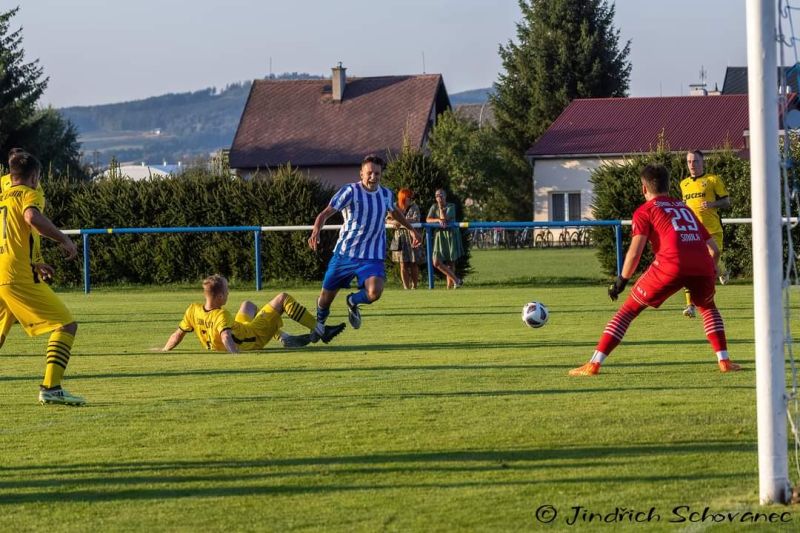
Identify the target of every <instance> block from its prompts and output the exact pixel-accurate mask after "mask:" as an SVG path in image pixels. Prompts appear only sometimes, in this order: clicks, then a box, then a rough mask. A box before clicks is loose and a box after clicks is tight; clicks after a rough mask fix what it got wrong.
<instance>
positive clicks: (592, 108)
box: [525, 94, 748, 221]
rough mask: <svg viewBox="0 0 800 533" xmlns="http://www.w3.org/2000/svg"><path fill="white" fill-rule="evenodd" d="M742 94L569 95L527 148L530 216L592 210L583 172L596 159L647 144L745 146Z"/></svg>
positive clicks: (707, 148)
mask: <svg viewBox="0 0 800 533" xmlns="http://www.w3.org/2000/svg"><path fill="white" fill-rule="evenodd" d="M747 106H748V104H747V95H746V94H734V95H720V96H670V97H652V98H587V99H578V100H573V101H572V102H571V103H570V104H569V105H568V106H567V108H566V109H565V110H564V111H563V112H562V113H561V115H560V116H559V117H558V118H557V119H556V120H555V122H553V124H551V125H550V127H549V128H548V129H547V131H546V132H545V133H544V134H543V135H542V136H541V137H540V138H539V139H538V140H537V141H536V143H534V144H533V146H531V147H530V148H529V149H528V151H527V152H526V154H525V155H526V157H527V158H528V161H529V162H530V164H531V167H532V168H533V198H534V199H533V213H534V220H541V221H565V220H567V221H568V220H581V219H585V218H592V211H591V206H592V202H593V195H592V186H591V183H590V182H589V177H590V175H591V173H592V171H593V170H594V169H596V168H598V167H599V166H600V165H604V164H609V163H618V162H622V161H624V160H625V158H626V157H629V156H631V155H633V154H642V153H647V152H650V151H652V150H653V149H655V148H656V147H657V146H658V143H659V139H660V137H661V136H662V135H663V138H664V140H665V141H666V143H667V146H668V147H669V149H670V150H672V151H675V152H686V151H688V150H702V151H703V152H713V151H717V150H721V149H723V148H725V147H730V148H731V149H733V150H737V151H742V150H746V148H747V138H746V137H747V135H746V132H747V130H748V108H747Z"/></svg>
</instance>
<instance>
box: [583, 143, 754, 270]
mask: <svg viewBox="0 0 800 533" xmlns="http://www.w3.org/2000/svg"><path fill="white" fill-rule="evenodd" d="M650 163H658V164H662V165H664V166H666V167H667V170H668V171H669V174H670V181H671V194H672V196H674V197H676V198H680V197H681V194H680V181H681V179H683V178H685V177H686V176H687V175H688V170H687V167H686V153H685V152H681V153H679V154H673V153H669V152H668V151H667V150H666V149H664V148H661V149H658V150H656V151H654V152H651V153H648V154H644V155H640V156H633V157H631V158H629V159H626V160H625V162H624V163H621V164H608V165H603V166H601V167H599V168H597V169H596V170H595V171H594V172H593V173H592V175H591V178H590V181H591V183H592V185H593V187H594V203H593V205H592V211H593V215H594V217H595V218H596V219H598V220H602V219H630V218H631V216H632V215H633V212H634V211H635V210H636V208H637V207H638V206H639V205H641V204H642V203H643V202H644V197H643V196H642V193H641V182H640V180H639V172H640V171H641V169H642V168H643V167H644V166H645V165H647V164H650ZM705 171H706V173H708V174H718V175H720V176H721V177H722V179H723V180H724V182H725V185H726V186H727V188H728V192H729V193H730V198H731V207H730V208H729V209H727V210H724V211H721V215H722V218H748V217H750V164H749V162H748V161H746V160H744V159H741V158H740V157H738V156H737V155H736V154H735V153H734V152H732V151H731V150H723V151H720V152H716V153H711V154H708V155H706V157H705ZM751 230H752V228H751V226H750V224H742V225H732V224H725V225H723V232H724V250H723V254H722V259H723V261H724V262H725V264H726V266H727V268H728V269H729V271H730V274H731V276H733V277H750V276H752V273H753V256H752V241H751V238H752V231H751ZM593 236H594V240H595V242H596V243H597V248H598V252H597V253H598V258H599V260H600V263H601V265H602V266H603V268H604V270H605V271H606V272H607V273H608V274H609V275H615V274H616V255H615V248H614V232H613V228H594V229H593ZM623 243H624V246H625V248H626V249H627V247H628V244H630V231H623ZM651 260H652V253H651V252H650V249H649V247H648V248H647V249H646V251H645V255H644V256H643V257H642V261H641V262H640V264H639V270H640V271H641V270H643V269H644V268H646V267H647V265H648V264H649V263H650V261H651Z"/></svg>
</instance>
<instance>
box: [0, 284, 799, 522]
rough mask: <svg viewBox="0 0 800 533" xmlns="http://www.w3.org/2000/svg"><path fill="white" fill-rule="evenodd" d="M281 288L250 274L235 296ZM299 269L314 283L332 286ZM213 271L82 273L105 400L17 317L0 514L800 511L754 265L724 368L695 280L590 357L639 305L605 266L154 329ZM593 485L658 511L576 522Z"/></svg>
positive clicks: (592, 501)
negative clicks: (319, 329) (302, 313)
mask: <svg viewBox="0 0 800 533" xmlns="http://www.w3.org/2000/svg"><path fill="white" fill-rule="evenodd" d="M273 292H274V291H263V292H261V293H256V292H246V291H236V290H235V291H234V292H233V293H232V295H231V299H230V305H229V307H230V308H231V309H235V307H236V305H238V302H239V301H240V300H242V299H244V298H248V299H252V300H254V301H256V302H259V303H263V302H265V301H266V300H268V299H269V297H271V296H272V293H273ZM291 292H292V294H293V295H295V296H296V297H297V298H298V299H299V300H300V301H301V302H304V303H306V305H309V304H312V302H313V301H314V297H315V296H316V290H313V291H312V290H308V289H299V290H292V291H291ZM198 295H199V291H183V290H178V291H169V292H167V291H158V290H133V291H131V290H128V291H114V290H111V289H108V290H102V291H98V292H95V293H92V294H91V295H88V296H85V295H83V294H81V293H67V294H65V295H64V299H65V301H66V302H67V303H68V305H69V306H70V307H71V309H72V311H73V313H74V314H75V316H76V317H77V318H78V319H79V321H80V324H81V325H80V329H79V333H78V339H77V342H76V345H75V349H74V352H73V353H74V356H73V359H72V361H71V363H70V368H69V370H68V374H67V376H68V377H67V380H66V383H65V385H66V387H67V388H69V389H70V390H71V391H73V392H75V393H77V394H81V395H85V396H86V397H87V399H88V401H89V402H90V403H89V405H88V406H87V407H84V408H68V407H59V406H47V407H42V406H39V405H38V404H37V403H36V394H37V386H38V383H39V381H40V379H41V375H42V371H43V367H44V357H43V355H42V353H43V350H44V345H45V338H43V337H39V338H36V339H29V338H27V337H25V336H24V335H23V334H22V332H21V330H19V328H17V327H15V329H14V330H13V331H12V334H11V335H10V338H9V339H8V341H7V342H6V345H5V346H4V347H3V348H2V351H1V352H0V362H1V363H2V372H1V373H0V402H1V403H2V405H3V409H2V410H0V454H2V455H1V458H0V530H3V531H22V530H41V531H45V530H52V529H54V528H55V529H58V530H63V531H87V530H98V531H118V530H126V531H127V530H131V531H165V530H169V531H216V530H223V529H224V530H228V531H263V530H274V531H287V530H293V531H312V530H329V531H459V530H462V531H532V530H547V531H572V530H575V528H580V529H581V530H584V531H615V530H622V531H701V530H702V531H706V530H711V531H728V530H739V529H741V528H742V524H741V523H739V522H736V519H735V518H734V523H730V522H729V521H728V519H725V520H723V521H722V522H720V523H714V522H713V521H712V519H711V518H708V517H709V516H710V515H709V514H708V513H707V514H706V515H705V517H706V518H705V520H702V516H703V515H701V513H703V512H704V510H705V508H706V507H708V508H709V509H710V510H709V512H710V513H740V514H739V515H736V516H741V513H744V512H748V511H755V512H778V513H781V512H788V513H790V514H789V515H788V519H789V520H790V522H787V523H782V524H781V523H772V524H765V523H764V521H763V520H762V521H761V522H759V523H758V524H757V525H756V527H757V528H759V529H761V530H764V531H781V530H783V531H797V530H798V526H800V518H797V516H796V515H798V514H800V509H798V508H797V507H794V508H793V507H786V508H785V507H767V508H764V507H760V506H758V505H757V501H758V472H757V450H756V438H757V437H756V421H755V371H754V364H753V350H754V348H753V311H752V303H751V301H752V288H751V287H750V286H745V285H734V286H727V287H721V288H719V291H718V303H719V305H720V307H721V309H722V312H723V316H724V318H725V321H726V326H727V329H728V337H729V339H730V340H729V342H730V351H731V356H732V358H733V359H734V360H735V361H737V362H740V363H743V364H744V371H742V372H739V373H736V374H730V375H723V374H720V373H719V372H718V371H717V367H716V363H715V359H714V355H713V353H712V352H711V350H710V348H709V347H708V345H707V344H706V341H705V338H704V336H703V332H702V322H700V321H699V320H694V321H690V320H687V319H686V318H684V317H682V316H681V314H680V310H681V309H682V305H681V299H680V298H673V300H671V301H670V302H668V303H667V304H665V305H664V307H663V308H662V310H660V311H653V310H648V311H646V312H645V313H644V314H643V315H642V316H641V317H640V318H639V319H638V320H637V321H636V322H635V323H634V324H633V325H632V327H631V329H630V330H629V332H628V336H627V337H626V340H625V342H624V343H623V344H622V346H621V347H620V348H618V350H617V351H616V352H615V353H614V354H613V355H612V356H611V358H610V359H609V360H608V361H607V364H606V365H605V366H604V368H603V373H602V374H601V375H600V376H596V377H593V378H571V377H569V376H567V371H568V370H569V369H570V368H572V367H575V366H578V365H579V364H582V363H583V362H585V361H586V359H587V358H588V357H589V356H590V355H591V352H592V349H593V347H594V345H595V342H596V340H597V338H598V335H599V334H600V332H601V331H602V329H603V326H604V325H605V323H606V321H607V320H608V319H609V318H610V317H611V315H612V313H613V312H614V311H615V310H616V308H617V305H616V304H613V303H611V302H609V301H608V298H607V297H606V295H605V287H604V286H602V285H599V286H588V287H564V286H561V287H559V286H544V285H542V286H531V287H513V288H503V287H467V288H465V289H463V290H458V291H445V290H435V291H428V290H417V291H403V290H400V289H397V288H395V287H390V288H389V289H387V291H386V292H385V294H384V297H383V299H382V300H381V301H380V302H378V303H376V304H375V305H373V306H370V307H367V308H365V309H364V311H363V315H364V325H363V327H362V328H361V329H360V330H358V331H353V330H351V329H348V330H346V331H345V332H344V333H343V334H342V335H341V336H340V337H338V338H337V339H335V340H334V342H333V343H331V344H330V345H327V346H325V345H321V344H320V345H314V346H310V347H308V348H306V349H301V350H285V349H282V348H280V347H278V345H276V344H272V343H271V344H270V345H268V347H267V348H266V349H265V350H263V351H261V352H255V353H247V354H242V355H237V356H232V355H226V354H219V353H209V352H205V351H203V350H201V349H200V345H199V343H198V342H197V340H196V339H195V338H194V337H189V336H187V338H186V339H185V340H184V342H183V344H181V345H180V346H179V347H178V348H177V349H176V351H174V352H171V353H168V354H163V353H156V352H153V351H150V349H151V348H155V347H160V346H162V345H163V343H164V341H165V340H166V339H167V337H168V336H169V335H170V334H171V333H172V331H174V329H175V327H176V326H177V323H178V321H179V319H180V317H181V314H182V312H183V310H184V308H185V307H186V305H187V304H188V303H190V302H191V301H194V300H196V299H197V297H198ZM534 299H535V300H540V301H542V302H544V303H545V304H547V305H548V306H549V307H550V310H551V318H550V323H549V324H548V325H547V326H545V327H544V328H542V329H539V330H532V329H529V328H526V327H524V326H523V325H522V323H521V320H520V310H521V307H522V305H523V304H524V303H526V302H528V301H530V300H534ZM796 301H797V300H796ZM336 320H345V308H344V301H343V298H339V300H337V302H336V303H335V304H334V311H333V315H332V317H331V321H336ZM798 326H800V325H796V326H795V327H796V328H797V327H798ZM287 329H289V330H291V331H295V332H299V331H300V330H301V328H300V327H299V326H297V325H296V324H290V325H289V326H288V328H287ZM796 331H797V329H796ZM792 468H793V472H792V475H793V478H795V481H796V474H795V473H794V467H793V466H792ZM545 506H552V507H553V508H554V509H555V510H557V512H558V515H557V517H556V518H555V519H554V521H553V522H552V523H550V524H549V525H544V524H542V523H541V522H540V521H537V511H538V513H540V514H539V516H540V519H547V518H549V516H550V515H548V514H547V513H548V511H549V508H547V507H545ZM577 506H581V507H582V508H584V509H586V510H588V511H591V512H595V513H600V514H602V515H608V514H609V513H618V512H622V511H619V510H620V509H623V508H624V509H626V510H628V511H630V510H635V511H642V512H643V513H650V516H651V517H652V518H651V522H649V523H633V522H631V520H630V519H625V518H624V516H625V515H624V514H622V515H620V516H621V517H620V518H619V519H616V520H615V522H616V523H603V522H598V521H597V519H595V520H594V521H591V522H587V521H585V520H582V519H581V518H580V517H581V516H584V517H586V515H582V514H581V513H580V512H578V520H577V523H576V524H574V525H570V524H569V521H570V519H571V518H572V517H573V515H574V514H575V511H574V509H573V508H574V507H577ZM681 506H685V507H681ZM676 508H679V509H677V514H674V513H673V510H674V509H676ZM651 509H652V510H651ZM691 512H696V513H697V516H694V519H695V521H690V520H691V519H692V515H690V514H689V513H691ZM653 513H655V514H653ZM656 515H657V516H660V521H655V516H656ZM681 517H683V518H685V519H686V521H685V522H680V523H671V522H669V521H670V520H678V519H680V518H681ZM784 518H786V516H784Z"/></svg>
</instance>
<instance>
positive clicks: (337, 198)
mask: <svg viewBox="0 0 800 533" xmlns="http://www.w3.org/2000/svg"><path fill="white" fill-rule="evenodd" d="M351 203H353V188H352V187H351V186H350V185H345V186H344V187H342V188H341V189H339V190H338V191H337V192H336V194H334V195H333V198H331V201H330V203H329V204H328V205H330V206H331V207H332V208H334V209H336V210H337V211H341V210H342V209H344V208H345V207H347V206H349V205H350V204H351Z"/></svg>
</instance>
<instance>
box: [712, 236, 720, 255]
mask: <svg viewBox="0 0 800 533" xmlns="http://www.w3.org/2000/svg"><path fill="white" fill-rule="evenodd" d="M711 238H712V239H714V242H715V243H717V248H719V253H720V255H722V232H719V233H712V234H711Z"/></svg>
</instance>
